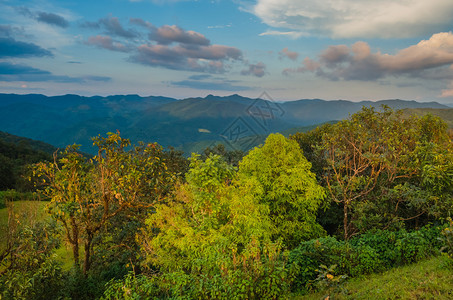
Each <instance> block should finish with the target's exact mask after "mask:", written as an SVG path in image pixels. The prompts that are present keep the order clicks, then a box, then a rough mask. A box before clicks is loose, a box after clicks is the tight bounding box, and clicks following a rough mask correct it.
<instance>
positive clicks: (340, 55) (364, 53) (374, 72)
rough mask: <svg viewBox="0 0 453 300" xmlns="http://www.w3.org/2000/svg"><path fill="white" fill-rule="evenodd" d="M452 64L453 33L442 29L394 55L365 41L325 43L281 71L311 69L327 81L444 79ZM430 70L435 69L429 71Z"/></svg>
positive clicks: (286, 72)
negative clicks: (318, 50) (295, 65)
mask: <svg viewBox="0 0 453 300" xmlns="http://www.w3.org/2000/svg"><path fill="white" fill-rule="evenodd" d="M452 64H453V34H452V33H451V32H442V33H437V34H434V35H433V36H431V38H430V39H428V40H422V41H420V42H419V43H418V44H416V45H413V46H410V47H408V48H405V49H402V50H400V51H399V52H397V53H396V54H394V55H391V54H385V53H381V52H376V53H372V52H371V49H370V46H369V45H368V44H367V43H365V42H356V43H354V44H353V45H352V46H350V47H349V46H346V45H335V46H329V47H328V48H327V49H325V50H324V51H323V52H322V53H321V54H320V55H319V57H318V59H317V60H313V59H311V58H305V59H304V61H303V63H302V66H300V67H299V68H295V69H285V70H284V71H283V73H284V74H290V73H296V72H314V73H316V74H317V75H318V76H323V77H326V78H329V79H331V80H340V79H341V80H362V81H370V80H376V79H380V78H384V77H386V76H391V75H392V76H402V75H404V76H410V77H415V78H424V79H429V78H430V77H432V79H442V78H443V79H448V78H451V76H452V73H453V72H452V70H451V68H450V69H448V67H449V66H451V65H452ZM445 68H447V70H445ZM434 69H435V70H436V72H431V71H433V70H434ZM436 74H437V75H436Z"/></svg>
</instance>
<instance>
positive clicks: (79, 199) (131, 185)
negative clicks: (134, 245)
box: [35, 133, 172, 274]
mask: <svg viewBox="0 0 453 300" xmlns="http://www.w3.org/2000/svg"><path fill="white" fill-rule="evenodd" d="M93 140H94V144H95V145H96V146H97V147H98V154H97V155H96V156H95V157H94V158H93V159H91V160H86V159H85V158H84V157H83V156H82V155H81V154H79V153H78V152H77V151H76V150H77V146H69V147H68V148H66V150H65V152H64V153H63V154H62V158H61V159H60V161H59V163H57V162H56V161H55V162H54V163H51V164H50V163H48V164H46V163H40V164H38V165H37V166H36V169H35V174H37V176H38V177H39V178H40V183H41V184H42V186H43V187H44V189H43V193H44V194H45V195H46V196H48V197H49V198H50V199H51V202H50V204H49V206H48V209H49V212H50V214H51V215H52V217H54V218H55V219H56V220H58V221H59V222H60V223H61V224H62V225H63V228H64V230H65V237H66V240H67V241H68V242H69V243H70V244H71V246H72V250H73V257H74V264H75V266H76V267H78V266H79V247H80V245H79V244H80V243H81V241H82V242H83V246H84V259H83V273H84V274H86V273H87V272H88V270H89V269H90V267H91V265H92V260H93V259H92V258H93V255H94V253H96V249H94V248H95V246H96V243H98V244H101V245H104V246H105V245H106V244H108V243H105V242H106V241H108V240H109V239H110V240H113V241H115V242H117V240H114V239H113V238H112V237H110V238H107V240H106V239H105V236H102V233H104V232H109V229H108V228H112V227H114V226H119V227H118V228H124V227H123V226H122V225H121V224H120V223H118V222H115V218H119V217H122V218H123V221H124V218H126V219H127V218H133V219H134V218H135V219H136V220H140V217H139V215H141V216H142V218H144V216H145V215H146V210H147V209H148V208H150V207H152V206H153V205H154V204H155V203H156V202H157V201H158V200H159V199H160V198H161V197H162V196H163V195H164V194H165V193H167V192H168V191H169V190H170V189H171V181H172V176H171V174H169V172H168V171H167V167H166V165H165V163H164V162H163V161H162V159H161V158H160V154H161V152H162V149H161V147H159V146H158V145H156V144H148V145H144V144H140V145H139V146H136V147H132V148H128V146H130V142H129V140H127V139H123V138H121V137H120V136H119V134H113V133H109V134H108V137H106V138H103V137H101V136H99V137H97V138H94V139H93ZM120 231H122V230H120ZM109 233H110V234H111V233H112V232H111V231H110V232H109ZM134 235H135V231H132V232H128V234H126V236H127V238H128V239H129V240H132V241H133V240H134V239H133V236H134ZM126 241H127V239H126ZM123 242H124V240H123V241H122V242H121V243H120V244H119V246H122V245H125V246H127V244H123ZM95 258H99V256H95Z"/></svg>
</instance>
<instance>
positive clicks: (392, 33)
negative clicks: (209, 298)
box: [0, 0, 453, 103]
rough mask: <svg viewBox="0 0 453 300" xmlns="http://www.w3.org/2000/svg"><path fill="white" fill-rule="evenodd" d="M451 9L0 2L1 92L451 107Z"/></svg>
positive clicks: (304, 3)
mask: <svg viewBox="0 0 453 300" xmlns="http://www.w3.org/2000/svg"><path fill="white" fill-rule="evenodd" d="M451 16H453V1H452V0H430V1H427V0H379V1H375V0H361V1H357V0H324V1H320V0H229V1H227V0H211V1H208V0H206V1H205V0H198V1H195V0H107V1H104V0H92V1H85V0H77V1H76V0H73V1H65V0H35V1H27V0H21V1H17V0H14V1H13V0H0V92H1V93H18V94H29V93H39V94H45V95H49V96H50V95H62V94H79V95H84V96H92V95H101V96H106V95H115V94H139V95H141V96H149V95H153V96H167V97H173V98H179V99H182V98H187V97H204V96H206V95H208V94H214V95H219V96H225V95H231V94H240V95H243V96H247V97H252V98H256V97H259V96H260V95H261V94H262V93H263V92H266V94H267V95H269V97H271V98H272V99H273V100H278V101H289V100H298V99H312V98H320V99H326V100H334V99H345V100H352V101H359V100H381V99H405V100H417V101H437V102H439V103H453V33H452V30H453V18H451Z"/></svg>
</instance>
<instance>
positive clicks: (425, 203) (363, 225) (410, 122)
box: [293, 106, 453, 239]
mask: <svg viewBox="0 0 453 300" xmlns="http://www.w3.org/2000/svg"><path fill="white" fill-rule="evenodd" d="M446 129H447V127H446V125H445V123H444V122H443V121H442V120H440V119H439V118H436V117H433V116H430V115H427V116H424V117H422V118H419V117H407V116H405V115H403V113H402V112H401V111H393V110H391V109H390V108H389V107H386V106H383V107H382V108H381V110H380V111H376V110H375V109H374V108H372V107H371V108H366V107H364V108H363V109H362V111H360V112H358V113H356V114H353V115H352V116H351V117H350V118H349V119H346V120H343V121H341V122H338V123H336V124H333V125H326V126H323V127H321V128H319V129H316V130H314V131H312V132H309V133H306V134H303V133H301V134H298V135H295V136H293V138H294V139H296V140H297V141H298V142H299V144H300V146H301V147H302V148H303V149H307V151H308V153H309V155H308V157H309V158H310V159H311V160H312V161H313V162H314V163H315V165H316V166H317V167H316V170H317V174H318V177H321V178H322V179H321V183H322V184H323V185H325V186H326V187H327V189H328V190H329V194H330V197H331V199H332V200H333V201H335V202H336V203H338V204H339V205H341V206H342V208H343V213H342V215H343V216H342V218H343V226H342V227H343V232H344V234H343V235H344V238H345V239H349V238H351V237H352V236H354V235H355V234H358V233H363V232H366V231H367V230H369V229H372V228H382V229H385V228H392V229H398V228H404V227H405V226H409V227H412V228H414V227H419V226H420V225H424V224H427V223H428V221H429V217H434V218H440V217H445V212H447V211H450V209H451V205H452V195H453V193H452V191H453V190H452V184H451V182H452V181H453V177H452V176H453V171H452V169H451V168H452V167H451V166H452V165H453V155H452V152H453V144H452V142H451V141H450V139H449V136H448V133H447V131H446ZM331 219H332V218H331ZM333 219H334V218H333ZM334 220H335V219H334ZM324 223H326V222H324ZM420 223H421V224H420Z"/></svg>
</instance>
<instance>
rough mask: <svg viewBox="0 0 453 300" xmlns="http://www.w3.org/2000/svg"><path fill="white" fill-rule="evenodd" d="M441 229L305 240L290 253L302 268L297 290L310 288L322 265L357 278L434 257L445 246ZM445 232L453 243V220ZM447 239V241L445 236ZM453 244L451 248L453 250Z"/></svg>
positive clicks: (297, 278) (426, 228)
mask: <svg viewBox="0 0 453 300" xmlns="http://www.w3.org/2000/svg"><path fill="white" fill-rule="evenodd" d="M440 232H441V230H440V227H430V226H427V227H423V228H421V229H420V230H417V231H413V232H406V231H405V230H401V231H398V232H391V231H385V230H377V231H374V232H369V233H366V234H362V235H360V236H357V237H355V238H353V239H351V240H350V241H348V242H345V241H339V240H337V239H336V238H334V237H326V238H320V239H316V240H310V241H307V242H303V243H301V244H300V245H299V247H297V248H296V249H294V250H293V251H291V253H290V260H289V262H290V264H297V265H298V267H299V273H298V274H297V277H296V280H295V284H294V286H293V290H302V291H303V290H304V289H305V290H307V289H308V288H309V287H310V283H311V282H313V281H314V280H315V279H316V276H317V272H316V270H317V269H318V268H319V266H321V265H325V266H332V265H337V266H336V268H335V274H333V275H347V276H350V277H354V276H358V275H362V274H369V273H374V272H380V271H384V270H386V269H390V268H393V267H395V266H398V265H404V264H408V263H412V262H416V261H419V260H421V259H423V258H426V257H429V256H432V255H434V254H435V253H436V252H438V250H439V249H440V247H441V241H440V240H439V236H440ZM443 232H444V233H445V234H446V235H447V236H449V238H450V239H451V240H450V243H451V244H450V245H453V242H452V241H453V233H452V232H453V223H452V227H451V228H450V229H446V230H444V231H443ZM445 234H444V236H445ZM443 240H444V243H445V244H447V242H446V238H445V237H444V239H443ZM452 247H453V246H450V248H449V249H450V251H451V252H452V253H453V250H451V249H453V248H452ZM447 248H448V247H447ZM447 248H445V249H447Z"/></svg>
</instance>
